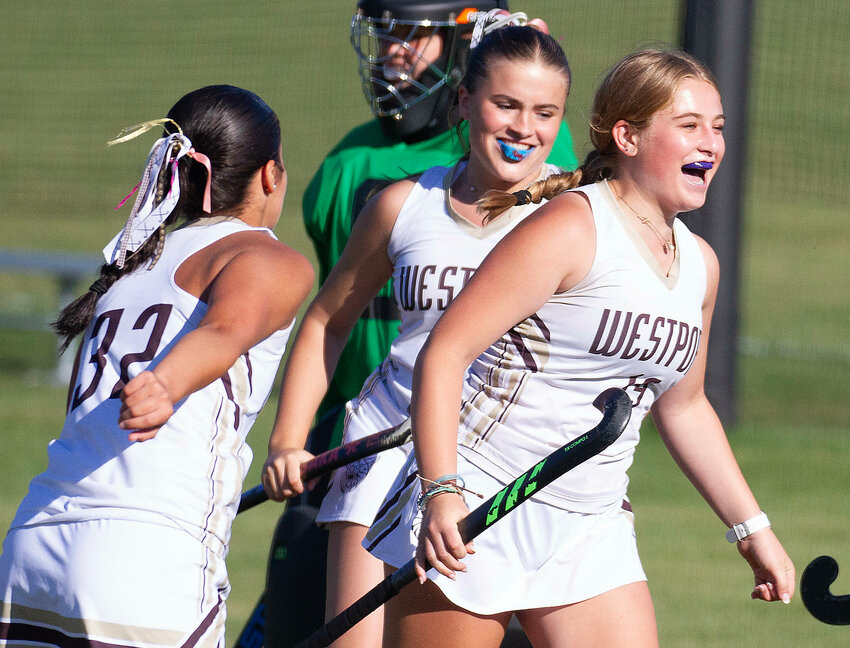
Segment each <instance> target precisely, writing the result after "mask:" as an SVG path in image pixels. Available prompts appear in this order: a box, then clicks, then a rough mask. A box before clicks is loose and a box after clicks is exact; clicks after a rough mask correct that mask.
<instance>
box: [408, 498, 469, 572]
mask: <svg viewBox="0 0 850 648" xmlns="http://www.w3.org/2000/svg"><path fill="white" fill-rule="evenodd" d="M468 514H469V509H468V508H467V507H466V503H465V502H464V501H463V498H462V497H461V496H460V495H456V494H455V493H442V494H440V495H437V496H435V497H433V498H431V499H430V500H428V502H427V505H426V508H425V513H424V515H423V516H422V526H421V527H420V529H419V546H418V547H417V548H416V575H417V577H418V578H419V582H420V583H424V582H425V579H426V576H425V572H426V571H428V569H429V567H434V568H435V569H436V570H437V571H438V572H440V573H441V574H443V575H444V576H448V577H449V578H451V579H453V580H454V578H455V572H458V571H461V572H463V571H466V565H464V564H463V562H461V558H463V557H464V556H466V554H472V553H475V547H474V546H473V544H472V541H469V542H467V543H466V544H464V543H463V539H462V538H461V537H460V531H458V528H457V523H458V522H460V521H461V520H462V519H463V518H464V517H466V516H467V515H468Z"/></svg>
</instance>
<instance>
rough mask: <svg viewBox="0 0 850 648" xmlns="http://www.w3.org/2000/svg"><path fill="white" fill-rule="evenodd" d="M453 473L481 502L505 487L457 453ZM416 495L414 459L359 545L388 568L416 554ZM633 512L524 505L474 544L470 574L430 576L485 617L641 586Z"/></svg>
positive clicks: (472, 504) (471, 501) (469, 498)
mask: <svg viewBox="0 0 850 648" xmlns="http://www.w3.org/2000/svg"><path fill="white" fill-rule="evenodd" d="M458 473H459V474H460V475H461V476H462V477H463V479H464V480H465V482H466V487H467V488H469V489H470V490H473V491H475V492H477V493H481V494H482V495H484V497H485V498H489V497H490V496H492V495H493V494H495V493H496V492H498V491H499V490H500V489H502V488H503V487H504V486H505V484H504V483H502V482H500V481H498V480H496V479H495V478H494V477H492V476H490V475H488V474H487V473H485V472H483V471H482V470H481V469H479V468H478V467H476V466H474V465H473V464H471V463H470V462H469V461H467V460H466V459H464V458H463V457H462V456H458ZM420 491H421V487H420V484H419V479H418V477H417V476H416V463H415V460H414V459H413V457H412V454H411V456H410V458H409V460H408V462H407V464H406V465H405V470H403V471H402V472H401V473H400V474H399V476H398V479H397V480H396V482H395V483H394V484H393V487H392V489H391V491H390V492H389V493H388V494H387V498H386V500H385V502H384V505H383V506H382V507H381V510H380V512H379V515H378V517H377V518H376V520H375V523H374V524H373V525H372V527H371V528H370V529H369V532H368V533H367V535H366V539H365V540H364V541H363V546H364V547H366V548H367V549H368V550H369V551H370V552H371V553H372V554H373V555H374V556H376V557H377V558H380V559H381V560H383V561H384V562H385V563H387V564H388V565H390V566H392V567H400V566H401V565H403V564H404V563H406V562H407V561H408V560H410V559H411V558H412V557H413V556H414V554H415V552H416V546H417V544H418V529H419V524H420V522H421V514H419V511H418V509H417V506H416V497H417V495H418V494H419V492H420ZM466 502H467V505H468V506H469V508H470V509H474V508H477V506H478V505H479V504H480V503H481V500H479V499H478V498H477V497H475V496H473V495H470V494H468V493H467V494H466ZM624 507H625V508H624ZM630 508H631V507H630V506H629V505H628V503H626V502H624V503H623V505H622V506H620V505H614V506H611V507H610V508H609V509H607V510H606V511H605V512H603V513H592V514H588V513H575V512H572V511H567V510H564V509H562V508H557V507H554V506H551V505H549V504H545V503H542V502H540V501H537V500H535V499H533V498H532V499H529V500H526V501H525V502H523V503H522V504H521V505H520V506H517V507H516V508H515V509H514V510H513V511H511V512H510V513H509V514H507V515H506V516H505V517H504V518H503V519H500V520H498V522H497V523H495V524H494V525H493V526H492V527H490V528H488V529H486V530H485V531H484V532H483V533H481V535H479V536H478V537H477V538H475V539H474V541H473V543H474V545H475V554H470V555H467V556H466V557H465V558H464V559H463V562H464V563H465V564H466V567H467V571H466V572H458V574H457V579H456V580H454V581H453V580H451V579H449V578H447V577H445V576H443V575H441V574H440V573H439V572H437V571H436V570H435V569H430V570H429V571H428V578H429V579H431V580H432V581H434V583H435V584H436V585H437V586H438V587H439V588H440V589H441V590H442V591H443V593H444V594H445V595H446V597H447V598H448V599H449V600H450V601H452V603H454V604H455V605H458V606H460V607H462V608H464V609H466V610H469V611H470V612H473V613H475V614H483V615H491V614H497V613H500V612H511V611H516V610H525V609H535V608H544V607H556V606H563V605H568V604H570V603H576V602H578V601H584V600H586V599H589V598H592V597H594V596H597V595H599V594H602V593H604V592H608V591H610V590H613V589H615V588H617V587H621V586H623V585H627V584H629V583H634V582H638V581H645V580H646V574H645V573H644V571H643V567H642V566H641V562H640V557H639V556H638V551H637V543H636V540H635V531H634V516H633V515H632V513H631V511H630Z"/></svg>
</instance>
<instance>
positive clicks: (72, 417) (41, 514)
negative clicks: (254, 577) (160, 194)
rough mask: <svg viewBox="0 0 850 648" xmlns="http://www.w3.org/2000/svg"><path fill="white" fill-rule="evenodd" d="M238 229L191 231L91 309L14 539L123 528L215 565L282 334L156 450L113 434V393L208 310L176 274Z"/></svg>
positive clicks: (189, 402)
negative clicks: (100, 524) (62, 527)
mask: <svg viewBox="0 0 850 648" xmlns="http://www.w3.org/2000/svg"><path fill="white" fill-rule="evenodd" d="M252 230H257V231H262V232H265V233H267V234H268V235H269V236H272V237H274V234H273V233H272V232H271V231H270V230H268V229H266V228H255V227H251V226H249V225H246V224H245V223H243V222H242V221H240V220H238V219H224V220H218V219H216V220H215V221H212V222H211V221H209V220H207V221H205V220H201V221H198V222H197V223H194V224H192V225H190V226H186V227H183V228H181V229H178V230H175V231H173V232H171V233H169V234H168V237H167V240H166V243H165V246H164V249H163V253H162V256H161V257H160V259H159V260H158V262H157V263H156V264H155V265H154V266H153V268H151V269H149V270H148V269H147V265H144V266H142V267H141V268H139V269H138V270H136V271H135V272H133V273H131V274H129V275H126V276H124V277H122V278H121V279H119V280H118V281H117V282H116V283H115V284H114V285H113V286H112V288H111V289H110V290H109V291H108V292H107V293H106V294H105V295H103V296H102V297H101V298H100V300H99V301H98V305H97V311H96V313H95V315H94V317H93V318H92V322H91V324H90V325H89V327H88V329H87V331H86V333H85V337H84V338H83V340H82V343H81V351H80V356H79V361H78V363H79V366H78V367H77V369H76V372H75V376H74V378H73V383H72V385H71V388H70V392H69V398H68V414H67V418H66V420H65V426H64V428H63V430H62V433H61V435H60V437H59V438H58V439H55V440H53V441H51V442H50V444H49V447H48V457H49V462H48V467H47V470H46V471H45V472H44V473H42V474H40V475H38V476H37V477H35V478H34V479H33V480H32V482H31V484H30V489H29V493H28V494H27V496H26V497H25V498H24V500H23V502H22V503H21V506H20V508H19V509H18V513H17V515H16V516H15V519H14V521H13V522H12V528H13V529H14V528H16V527H21V526H26V525H37V524H43V523H57V522H76V521H83V520H93V519H106V518H112V519H124V520H135V521H147V522H152V523H155V524H164V525H170V526H175V527H178V528H181V529H183V530H184V531H187V532H189V533H190V534H192V536H193V537H195V538H196V539H197V540H199V541H200V542H202V543H203V544H204V545H205V546H206V547H207V548H208V549H210V550H211V551H213V552H214V553H215V554H216V555H218V556H220V557H222V558H223V557H224V555H225V554H226V548H227V543H228V541H229V536H230V524H231V521H232V519H233V517H234V515H235V514H236V508H237V505H238V501H239V496H240V492H241V488H242V481H243V478H244V476H245V473H246V471H247V469H248V467H249V465H250V463H251V458H252V453H251V449H250V447H249V446H248V445H247V444H246V443H245V437H246V435H247V433H248V430H249V429H250V428H251V425H252V424H253V422H254V420H255V418H256V416H257V414H258V412H259V411H260V409H261V408H262V406H263V405H264V404H265V402H266V399H267V398H268V395H269V391H270V389H271V387H272V383H273V381H274V378H275V375H276V373H277V370H278V366H279V363H280V359H281V356H282V355H283V352H284V349H285V347H286V342H287V340H288V338H289V334H290V332H291V330H292V324H290V325H289V326H288V327H287V328H286V329H283V330H280V331H277V332H276V333H274V334H272V335H271V336H269V337H268V338H267V339H265V340H263V341H262V342H260V343H259V344H257V345H256V346H254V347H253V348H251V349H250V350H249V351H248V352H247V353H246V354H244V355H243V356H241V357H240V358H239V359H238V360H237V361H236V362H235V363H234V365H233V366H232V367H231V368H230V369H228V370H227V372H226V373H225V374H224V375H222V376H221V377H220V378H218V379H217V380H215V381H213V382H212V383H211V384H209V385H207V386H206V387H204V388H202V389H200V390H198V391H197V392H195V393H193V394H191V395H190V396H188V397H187V398H185V399H184V400H183V401H181V402H179V403H177V404H176V406H175V411H174V414H173V415H172V416H171V418H170V419H169V420H168V422H167V423H166V424H165V425H164V426H163V427H162V428H161V429H160V430H159V432H158V434H157V435H156V437H155V438H154V439H151V440H149V441H145V442H137V443H133V442H130V441H128V440H127V434H128V432H127V431H126V430H122V429H119V428H118V425H117V422H118V415H119V409H120V407H121V401H120V399H119V398H118V393H119V391H120V389H121V388H122V386H123V385H124V384H125V383H126V382H127V381H129V380H130V379H131V378H133V377H134V376H136V375H138V374H139V373H140V372H142V371H143V370H145V369H153V368H154V367H155V366H156V365H157V363H158V362H160V361H161V360H162V358H163V357H165V355H166V354H167V353H168V351H169V350H170V349H171V348H172V347H173V346H174V344H175V343H176V342H177V341H178V340H179V339H180V338H182V337H183V336H184V335H186V334H187V333H188V332H189V331H192V330H193V329H194V328H196V327H197V326H198V324H199V322H200V321H201V319H202V318H203V317H204V314H205V313H206V311H207V305H206V304H205V303H204V302H202V301H201V300H199V299H198V298H196V297H194V296H193V295H191V294H189V293H187V292H186V291H184V290H182V289H181V288H180V287H179V286H178V285H177V284H176V282H175V280H174V275H175V272H176V271H177V269H178V268H179V267H180V265H181V264H182V263H183V262H184V261H185V260H186V259H188V258H189V257H190V256H191V255H193V254H195V253H196V252H198V251H199V250H202V249H203V248H206V247H207V246H209V245H211V244H213V243H215V242H216V241H218V240H220V239H222V238H224V237H226V236H228V235H231V234H234V233H237V232H244V231H252Z"/></svg>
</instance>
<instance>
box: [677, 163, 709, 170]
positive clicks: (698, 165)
mask: <svg viewBox="0 0 850 648" xmlns="http://www.w3.org/2000/svg"><path fill="white" fill-rule="evenodd" d="M713 166H714V164H713V163H712V162H691V163H690V164H686V165H685V166H683V167H682V168H683V169H696V170H697V171H708V170H709V169H710V168H712V167H713Z"/></svg>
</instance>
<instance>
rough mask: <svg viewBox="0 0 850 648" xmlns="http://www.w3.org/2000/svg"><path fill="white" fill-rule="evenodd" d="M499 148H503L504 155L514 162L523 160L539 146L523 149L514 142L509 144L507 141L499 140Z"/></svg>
mask: <svg viewBox="0 0 850 648" xmlns="http://www.w3.org/2000/svg"><path fill="white" fill-rule="evenodd" d="M499 148H500V149H502V155H504V156H505V157H506V158H508V159H509V160H513V161H514V162H522V161H523V160H524V159H525V158H527V157H528V156H529V155H530V154H531V152H532V151H533V150H534V149H535V148H537V147H536V146H532V147H531V148H527V149H521V148H517V147H516V146H514V145H513V144H508V143H507V142H503V141H502V140H499Z"/></svg>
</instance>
